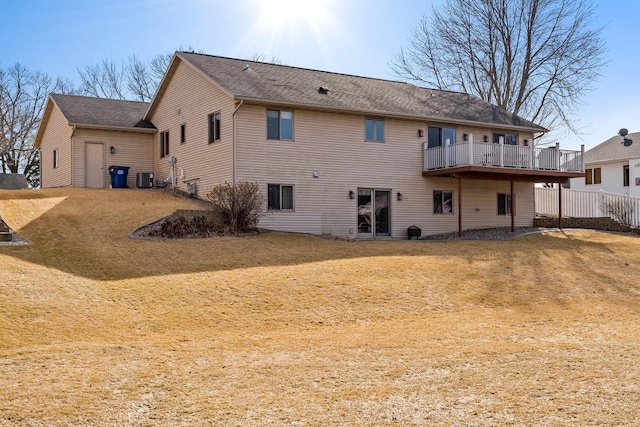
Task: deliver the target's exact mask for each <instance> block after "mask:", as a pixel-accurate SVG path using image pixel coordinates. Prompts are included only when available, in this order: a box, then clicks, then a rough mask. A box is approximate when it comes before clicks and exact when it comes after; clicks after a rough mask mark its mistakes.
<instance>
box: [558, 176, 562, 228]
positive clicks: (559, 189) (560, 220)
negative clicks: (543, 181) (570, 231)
mask: <svg viewBox="0 0 640 427" xmlns="http://www.w3.org/2000/svg"><path fill="white" fill-rule="evenodd" d="M558 228H559V229H560V230H562V183H558Z"/></svg>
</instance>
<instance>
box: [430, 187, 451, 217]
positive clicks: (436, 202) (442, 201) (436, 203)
mask: <svg viewBox="0 0 640 427" xmlns="http://www.w3.org/2000/svg"><path fill="white" fill-rule="evenodd" d="M433 213H434V214H441V213H453V192H452V191H442V190H435V191H434V192H433Z"/></svg>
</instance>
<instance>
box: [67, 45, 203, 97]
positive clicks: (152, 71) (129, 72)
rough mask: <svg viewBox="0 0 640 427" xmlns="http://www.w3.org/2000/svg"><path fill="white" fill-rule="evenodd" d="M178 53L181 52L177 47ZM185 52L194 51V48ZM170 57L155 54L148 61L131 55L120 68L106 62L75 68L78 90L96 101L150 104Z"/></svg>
mask: <svg viewBox="0 0 640 427" xmlns="http://www.w3.org/2000/svg"><path fill="white" fill-rule="evenodd" d="M178 50H184V49H183V48H182V47H180V48H178ZM186 50H189V51H193V48H191V47H189V48H187V49H186ZM171 58H173V54H172V53H167V54H158V55H156V56H154V57H153V58H151V59H150V60H149V61H144V60H142V59H140V57H138V56H137V55H132V56H130V57H129V58H128V59H127V60H126V61H124V62H123V63H122V64H121V65H117V64H116V63H115V62H114V61H112V60H109V59H105V60H103V61H102V62H101V63H100V64H93V65H85V66H84V68H82V69H78V74H79V75H80V81H81V85H80V90H81V92H82V93H84V94H85V95H89V96H94V97H97V98H112V99H129V100H136V101H145V102H149V101H151V100H152V99H153V95H154V94H155V92H156V89H157V88H158V86H159V85H160V82H161V81H162V78H163V77H164V73H165V72H166V71H167V68H168V67H169V64H170V63H171Z"/></svg>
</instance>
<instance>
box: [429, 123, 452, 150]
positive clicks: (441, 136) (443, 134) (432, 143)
mask: <svg viewBox="0 0 640 427" xmlns="http://www.w3.org/2000/svg"><path fill="white" fill-rule="evenodd" d="M447 140H449V144H455V143H456V130H455V129H453V128H437V127H431V126H429V128H427V147H429V148H432V147H442V146H444V145H446V142H447Z"/></svg>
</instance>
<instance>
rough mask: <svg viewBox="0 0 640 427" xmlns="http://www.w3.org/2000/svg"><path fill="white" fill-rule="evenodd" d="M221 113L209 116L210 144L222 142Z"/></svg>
mask: <svg viewBox="0 0 640 427" xmlns="http://www.w3.org/2000/svg"><path fill="white" fill-rule="evenodd" d="M220 118H221V115H220V112H217V113H213V114H209V144H211V143H213V142H216V141H220Z"/></svg>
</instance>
